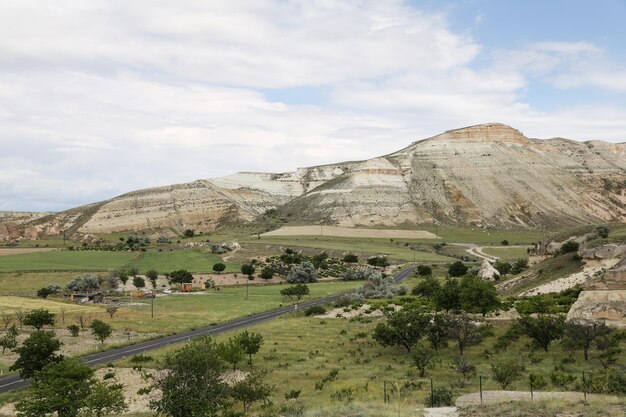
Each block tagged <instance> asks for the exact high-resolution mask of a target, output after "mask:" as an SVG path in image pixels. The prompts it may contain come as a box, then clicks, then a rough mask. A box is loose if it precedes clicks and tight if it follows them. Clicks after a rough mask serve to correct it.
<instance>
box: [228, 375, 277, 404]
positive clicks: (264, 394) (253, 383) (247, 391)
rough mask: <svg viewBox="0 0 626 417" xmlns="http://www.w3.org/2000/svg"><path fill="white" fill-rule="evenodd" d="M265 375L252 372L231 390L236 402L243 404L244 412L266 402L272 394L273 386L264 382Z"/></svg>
mask: <svg viewBox="0 0 626 417" xmlns="http://www.w3.org/2000/svg"><path fill="white" fill-rule="evenodd" d="M264 376H265V374H264V373H261V372H258V371H257V372H252V373H250V374H248V376H247V377H246V378H244V379H242V380H241V381H239V382H237V383H236V384H235V385H233V386H232V388H231V395H232V397H233V399H234V400H235V401H239V402H241V404H242V405H243V410H244V412H247V411H248V410H249V409H250V406H251V405H252V404H253V403H255V402H259V401H266V400H267V399H268V398H269V396H270V394H271V393H272V389H273V388H272V386H270V385H268V384H266V383H265V382H264V381H263V377H264Z"/></svg>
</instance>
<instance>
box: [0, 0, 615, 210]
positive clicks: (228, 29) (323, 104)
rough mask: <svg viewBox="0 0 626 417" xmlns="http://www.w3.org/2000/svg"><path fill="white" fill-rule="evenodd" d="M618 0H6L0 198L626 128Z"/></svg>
mask: <svg viewBox="0 0 626 417" xmlns="http://www.w3.org/2000/svg"><path fill="white" fill-rule="evenodd" d="M624 22H626V2H625V1H624V0H598V1H594V2H589V1H586V0H585V1H583V0H551V1H548V2H546V1H544V0H532V1H530V0H526V1H518V0H458V1H445V0H424V1H418V0H415V1H399V0H398V1H383V0H372V1H360V0H346V1H344V0H321V1H313V0H301V1H271V0H225V1H221V0H176V1H173V0H169V1H164V0H132V1H129V0H89V1H85V0H57V1H34V0H2V2H0V210H41V211H47V210H61V209H65V208H69V207H72V206H76V205H79V204H83V203H88V202H93V201H96V200H102V199H105V198H110V197H112V196H115V195H118V194H120V193H123V192H126V191H130V190H133V189H137V188H144V187H149V186H155V185H165V184H171V183H178V182H186V181H192V180H195V179H199V178H211V177H217V176H222V175H227V174H230V173H233V172H236V171H242V170H245V171H274V172H275V171H287V170H293V169H295V168H296V167H298V166H307V165H317V164H321V163H329V162H337V161H339V160H354V159H361V158H367V157H372V156H376V155H380V154H384V153H388V152H391V151H394V150H397V149H399V148H402V147H404V146H406V145H407V144H409V143H410V142H412V141H414V140H417V139H421V138H424V137H428V136H432V135H435V134H437V133H440V132H442V131H444V130H448V129H452V128H458V127H462V126H467V125H473V124H478V123H484V122H492V121H497V122H503V123H507V124H510V125H512V126H514V127H516V128H518V129H520V130H522V131H523V132H524V133H525V134H526V135H527V136H531V137H542V138H544V137H554V136H562V137H569V138H574V139H579V140H589V139H604V140H607V141H612V142H623V141H626V25H624Z"/></svg>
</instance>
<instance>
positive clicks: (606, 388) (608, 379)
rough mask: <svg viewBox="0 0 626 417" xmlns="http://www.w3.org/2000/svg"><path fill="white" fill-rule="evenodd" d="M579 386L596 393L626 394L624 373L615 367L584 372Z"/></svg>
mask: <svg viewBox="0 0 626 417" xmlns="http://www.w3.org/2000/svg"><path fill="white" fill-rule="evenodd" d="M581 388H586V391H587V392H591V393H596V394H626V375H625V374H624V372H620V371H619V370H617V369H615V368H606V369H594V370H592V371H589V372H588V373H587V374H585V383H584V387H581Z"/></svg>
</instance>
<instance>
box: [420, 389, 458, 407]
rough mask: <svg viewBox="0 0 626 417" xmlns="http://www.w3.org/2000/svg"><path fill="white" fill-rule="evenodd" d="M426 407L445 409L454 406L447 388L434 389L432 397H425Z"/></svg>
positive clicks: (450, 392) (449, 390)
mask: <svg viewBox="0 0 626 417" xmlns="http://www.w3.org/2000/svg"><path fill="white" fill-rule="evenodd" d="M425 405H426V406H427V407H446V406H452V405H454V399H453V398H452V390H451V389H450V388H448V387H435V388H434V389H433V392H432V395H431V394H428V396H427V397H426V404H425Z"/></svg>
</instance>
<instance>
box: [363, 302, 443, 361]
mask: <svg viewBox="0 0 626 417" xmlns="http://www.w3.org/2000/svg"><path fill="white" fill-rule="evenodd" d="M430 319H431V317H430V314H429V313H428V312H427V311H425V310H424V309H423V308H421V307H407V308H403V309H402V310H399V311H396V312H394V313H391V315H390V316H389V318H388V319H387V322H386V323H378V324H377V325H376V327H375V328H374V334H373V337H374V340H376V341H377V342H378V343H379V344H380V345H381V346H402V347H404V348H405V349H406V350H407V352H411V349H412V348H413V346H414V345H415V344H416V343H417V342H418V341H419V340H420V339H421V338H422V336H424V335H425V334H426V329H427V328H428V325H429V323H430Z"/></svg>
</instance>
